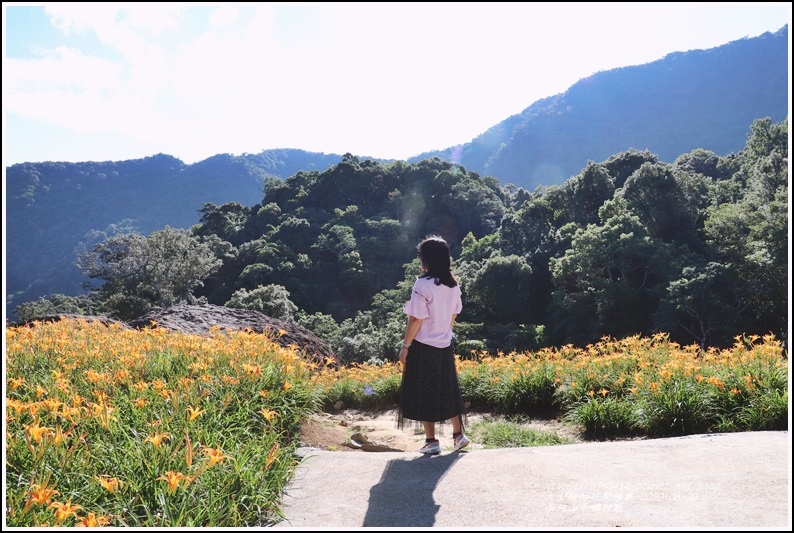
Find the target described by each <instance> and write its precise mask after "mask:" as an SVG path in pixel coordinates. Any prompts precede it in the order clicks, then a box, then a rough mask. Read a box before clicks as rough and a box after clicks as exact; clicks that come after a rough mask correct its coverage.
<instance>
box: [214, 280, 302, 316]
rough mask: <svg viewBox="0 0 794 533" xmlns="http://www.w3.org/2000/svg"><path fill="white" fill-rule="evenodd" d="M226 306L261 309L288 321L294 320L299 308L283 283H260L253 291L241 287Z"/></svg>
mask: <svg viewBox="0 0 794 533" xmlns="http://www.w3.org/2000/svg"><path fill="white" fill-rule="evenodd" d="M226 307H233V308H237V309H252V310H255V311H261V312H262V313H264V314H266V315H267V316H270V317H273V318H278V319H279V320H284V321H287V322H293V321H294V318H295V313H296V312H297V310H298V307H297V306H296V305H295V304H294V303H292V301H291V300H290V299H289V291H288V290H287V289H286V288H285V287H284V286H283V285H260V286H259V287H257V288H255V289H253V290H251V291H248V290H246V289H240V290H238V291H237V292H235V293H234V294H232V297H231V298H230V299H229V301H228V302H227V303H226Z"/></svg>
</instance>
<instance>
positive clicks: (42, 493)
mask: <svg viewBox="0 0 794 533" xmlns="http://www.w3.org/2000/svg"><path fill="white" fill-rule="evenodd" d="M56 494H60V491H57V490H55V489H51V488H49V487H47V485H46V484H45V485H44V486H42V485H37V484H33V485H31V486H30V490H29V491H28V492H27V496H30V497H29V498H28V501H27V502H25V511H27V510H28V509H29V508H30V507H31V506H33V505H49V504H50V500H51V499H52V497H53V496H55V495H56Z"/></svg>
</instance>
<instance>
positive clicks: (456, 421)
mask: <svg viewBox="0 0 794 533" xmlns="http://www.w3.org/2000/svg"><path fill="white" fill-rule="evenodd" d="M449 421H450V422H451V423H452V433H453V434H454V435H457V434H458V433H460V432H461V427H462V425H461V423H460V415H455V416H453V417H452V418H450V419H449Z"/></svg>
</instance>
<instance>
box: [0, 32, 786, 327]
mask: <svg viewBox="0 0 794 533" xmlns="http://www.w3.org/2000/svg"><path fill="white" fill-rule="evenodd" d="M788 54H789V52H788V28H787V27H784V28H782V29H781V30H779V31H778V32H775V33H774V34H771V33H767V34H764V35H762V36H759V37H756V38H753V39H742V40H739V41H735V42H732V43H728V44H727V45H724V46H721V47H717V48H713V49H711V50H695V51H689V52H677V53H674V54H670V55H668V56H666V57H665V58H663V59H661V60H659V61H655V62H653V63H649V64H647V65H640V66H632V67H625V68H621V69H615V70H611V71H607V72H600V73H597V74H595V75H593V76H590V77H588V78H586V79H583V80H580V81H579V82H578V83H576V84H575V85H574V86H572V87H571V88H570V89H569V90H568V91H566V92H565V93H563V94H560V95H555V96H551V97H548V98H544V99H542V100H539V101H537V102H535V103H533V104H532V105H531V106H530V107H528V108H527V109H525V110H524V111H522V112H521V113H519V114H516V115H514V116H512V117H509V118H507V119H506V120H504V121H503V122H501V123H499V124H497V125H495V126H494V127H492V128H490V129H489V130H488V131H486V132H484V133H483V134H482V135H480V136H479V137H477V138H476V139H474V140H473V141H472V142H471V143H467V144H466V145H463V146H458V147H451V148H447V149H443V150H437V151H431V152H426V153H424V154H421V155H419V156H416V157H414V158H411V160H410V161H411V162H416V161H421V160H424V159H428V158H430V157H432V156H438V157H440V158H441V159H443V160H445V161H451V162H457V163H460V164H461V165H463V167H465V168H466V170H468V171H472V172H476V173H478V174H480V175H483V176H491V177H493V178H496V179H497V180H498V181H499V182H500V183H501V184H503V185H504V184H513V185H516V186H518V187H520V188H524V189H526V190H534V189H535V188H536V187H537V186H539V185H555V184H561V183H563V182H564V181H565V180H566V179H568V178H569V177H570V176H572V175H574V174H576V173H578V172H580V171H581V170H582V169H583V168H585V166H586V165H587V162H588V161H605V160H607V159H608V158H609V157H610V156H612V155H614V154H617V153H619V152H622V151H624V150H626V149H629V148H637V149H641V150H645V149H647V150H649V151H650V152H652V153H654V154H656V155H658V157H659V159H660V160H661V161H672V160H673V159H674V158H675V157H677V156H678V155H680V154H683V153H687V152H689V151H691V150H694V149H696V148H704V149H707V150H711V151H713V152H714V153H716V154H718V155H727V154H728V153H732V152H734V151H738V150H740V149H741V148H742V147H743V146H744V143H745V142H746V140H747V137H748V134H749V131H750V124H751V123H752V121H753V120H754V119H756V118H762V117H770V118H771V119H772V120H773V121H776V122H777V121H780V120H782V119H783V118H785V117H786V116H787V115H788V68H789V60H788ZM343 157H344V156H342V155H337V154H319V153H311V152H306V151H303V150H298V149H279V150H264V151H263V152H261V153H259V154H242V155H238V156H234V155H230V154H218V155H216V156H213V157H211V158H208V159H206V160H204V161H201V162H198V163H195V164H191V165H187V164H185V163H183V162H182V161H181V160H179V159H177V158H174V157H172V156H169V155H165V154H157V155H153V156H151V157H146V158H143V159H137V160H128V161H105V162H83V163H64V162H30V163H22V164H17V165H12V166H10V167H7V168H6V169H5V172H6V178H5V185H6V194H5V196H4V203H5V206H4V208H5V213H6V239H5V243H4V246H5V257H6V283H7V285H6V290H7V293H6V314H7V316H11V311H12V310H13V308H14V307H16V306H17V305H19V304H21V303H23V302H29V301H33V300H35V299H37V298H39V297H42V296H46V295H50V294H54V293H62V294H68V295H77V294H82V293H83V292H84V289H83V286H82V284H83V283H84V282H85V281H87V280H86V279H85V278H84V277H83V276H82V275H81V272H80V271H79V270H78V269H77V267H76V266H75V265H74V263H75V258H76V252H77V251H78V250H80V249H86V248H90V247H92V246H93V245H94V244H95V243H97V242H101V241H103V240H104V239H105V238H107V237H109V236H112V235H113V234H116V233H124V232H129V231H135V232H137V233H141V234H148V233H150V232H152V231H155V230H158V229H162V228H164V227H165V226H171V227H175V228H188V227H191V226H193V225H195V224H198V223H199V222H200V221H201V217H202V212H201V210H202V209H203V208H204V206H205V205H206V204H211V205H221V204H225V203H229V202H236V203H238V204H241V205H242V206H246V207H252V206H256V205H257V204H259V203H260V202H262V201H263V197H264V192H263V191H264V188H265V187H264V186H265V183H266V181H267V180H283V179H286V178H288V177H291V176H294V175H296V174H297V173H298V172H300V171H308V172H311V171H318V172H323V171H325V170H327V169H329V168H332V167H333V166H334V165H337V164H338V163H340V161H341V160H342V159H343Z"/></svg>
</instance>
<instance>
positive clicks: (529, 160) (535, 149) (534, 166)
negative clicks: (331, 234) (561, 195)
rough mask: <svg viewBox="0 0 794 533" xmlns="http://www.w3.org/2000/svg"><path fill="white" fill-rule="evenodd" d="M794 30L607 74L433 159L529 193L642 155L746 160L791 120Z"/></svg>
mask: <svg viewBox="0 0 794 533" xmlns="http://www.w3.org/2000/svg"><path fill="white" fill-rule="evenodd" d="M789 65H790V57H789V45H788V26H784V27H783V28H781V29H780V30H778V31H777V32H775V33H765V34H763V35H761V36H759V37H756V38H745V39H740V40H737V41H733V42H730V43H728V44H726V45H723V46H719V47H716V48H711V49H709V50H692V51H689V52H675V53H671V54H668V55H667V56H665V57H664V58H663V59H660V60H658V61H654V62H652V63H647V64H644V65H639V66H631V67H622V68H618V69H614V70H609V71H604V72H599V73H596V74H593V75H592V76H589V77H587V78H585V79H582V80H580V81H578V82H577V83H576V84H574V85H573V86H572V87H571V88H570V89H568V90H567V91H566V92H565V93H563V94H558V95H556V96H552V97H549V98H544V99H542V100H538V101H537V102H535V103H534V104H532V105H531V106H530V107H528V108H527V109H525V110H524V111H522V112H521V113H519V114H518V115H513V116H512V117H509V118H508V119H506V120H504V121H502V122H501V123H499V124H497V125H496V126H494V127H492V128H490V129H489V130H488V131H486V132H485V133H483V134H482V135H480V136H478V137H477V138H475V139H474V140H472V141H471V142H470V143H466V144H463V145H459V146H454V147H450V148H447V149H444V150H439V151H431V152H426V153H423V154H420V155H418V156H415V157H413V158H410V159H409V161H410V162H414V161H419V160H422V159H426V158H428V157H433V156H437V157H440V158H441V159H445V160H447V161H455V162H458V163H460V164H461V165H463V166H464V167H465V168H466V169H467V170H471V171H474V172H477V173H478V174H480V175H488V176H493V177H496V178H498V179H499V180H500V182H501V183H503V184H507V183H512V184H514V185H517V186H519V187H522V188H524V189H527V190H534V189H535V188H536V187H537V186H539V185H551V184H559V183H562V182H564V181H565V180H566V179H568V178H569V177H571V176H573V175H575V174H577V173H578V172H579V171H580V170H581V169H582V168H584V166H585V165H586V164H587V161H588V160H592V161H604V160H606V159H607V158H609V156H610V155H613V154H616V153H619V152H622V151H624V150H627V149H630V148H634V149H637V150H649V151H650V152H652V153H655V154H656V155H658V156H659V159H660V160H661V161H664V162H668V163H670V162H672V161H673V160H675V158H676V157H678V156H679V155H681V154H684V153H687V152H690V151H692V150H693V149H695V148H703V149H705V150H709V151H712V152H714V153H715V154H717V155H721V156H725V155H728V154H730V153H734V152H737V151H739V150H741V149H742V148H743V146H744V143H745V142H746V140H747V134H748V133H749V125H750V124H751V123H752V121H753V120H755V119H757V118H763V117H769V118H771V119H772V121H773V122H779V121H781V120H783V119H784V118H785V117H786V116H788V112H789V93H788V69H789Z"/></svg>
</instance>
